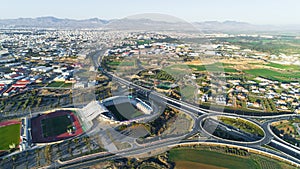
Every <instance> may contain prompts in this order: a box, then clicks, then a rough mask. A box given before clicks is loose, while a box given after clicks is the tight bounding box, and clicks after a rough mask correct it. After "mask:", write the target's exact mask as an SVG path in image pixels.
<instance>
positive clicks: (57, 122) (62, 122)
mask: <svg viewBox="0 0 300 169" xmlns="http://www.w3.org/2000/svg"><path fill="white" fill-rule="evenodd" d="M41 125H42V129H43V137H52V136H57V135H60V134H62V133H65V132H67V129H68V128H70V127H72V121H71V119H70V118H69V117H68V115H63V116H57V117H52V118H47V119H43V120H42V121H41Z"/></svg>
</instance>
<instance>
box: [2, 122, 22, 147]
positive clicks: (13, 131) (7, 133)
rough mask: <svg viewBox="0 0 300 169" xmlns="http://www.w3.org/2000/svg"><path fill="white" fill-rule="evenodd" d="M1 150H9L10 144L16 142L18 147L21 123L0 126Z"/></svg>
mask: <svg viewBox="0 0 300 169" xmlns="http://www.w3.org/2000/svg"><path fill="white" fill-rule="evenodd" d="M0 133H1V135H0V150H9V145H11V144H15V146H16V147H17V146H18V145H19V142H20V124H13V125H9V126H4V127H0Z"/></svg>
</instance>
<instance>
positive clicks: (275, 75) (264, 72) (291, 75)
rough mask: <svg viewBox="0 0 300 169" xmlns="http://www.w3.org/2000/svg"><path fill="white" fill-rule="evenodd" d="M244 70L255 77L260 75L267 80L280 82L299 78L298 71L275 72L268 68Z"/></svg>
mask: <svg viewBox="0 0 300 169" xmlns="http://www.w3.org/2000/svg"><path fill="white" fill-rule="evenodd" d="M244 72H245V73H246V74H250V75H253V76H255V77H258V76H260V77H263V78H266V79H269V80H276V81H280V82H291V81H299V80H300V73H299V72H298V73H296V72H277V71H274V70H269V69H250V70H244Z"/></svg>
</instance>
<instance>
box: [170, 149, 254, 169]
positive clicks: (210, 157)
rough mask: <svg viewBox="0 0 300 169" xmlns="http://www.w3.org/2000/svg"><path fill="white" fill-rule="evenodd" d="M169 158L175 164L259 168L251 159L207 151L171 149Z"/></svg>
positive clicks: (236, 168)
mask: <svg viewBox="0 0 300 169" xmlns="http://www.w3.org/2000/svg"><path fill="white" fill-rule="evenodd" d="M169 158H170V160H171V161H174V162H175V163H178V162H179V163H182V162H193V163H199V164H202V165H212V166H216V167H223V168H230V169H241V168H247V169H250V168H259V165H258V164H257V163H256V162H255V161H254V160H253V159H250V158H242V157H237V156H232V155H226V154H222V153H218V152H213V151H207V150H194V149H172V150H170V156H169ZM190 169H192V168H190ZM195 169H196V168H195Z"/></svg>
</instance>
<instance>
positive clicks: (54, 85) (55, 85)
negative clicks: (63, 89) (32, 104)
mask: <svg viewBox="0 0 300 169" xmlns="http://www.w3.org/2000/svg"><path fill="white" fill-rule="evenodd" d="M63 84H64V82H52V83H50V84H48V85H47V87H60V86H61V85H63Z"/></svg>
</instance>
